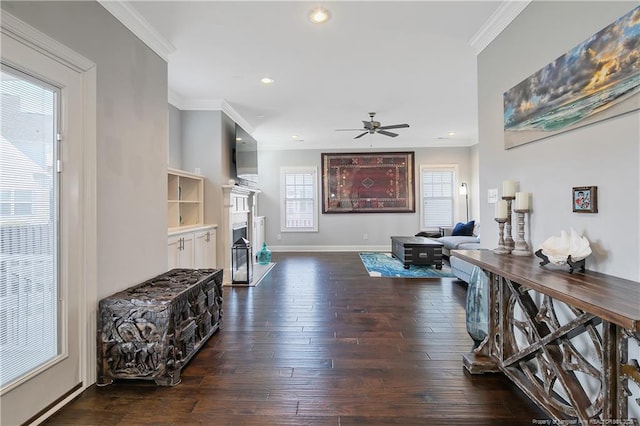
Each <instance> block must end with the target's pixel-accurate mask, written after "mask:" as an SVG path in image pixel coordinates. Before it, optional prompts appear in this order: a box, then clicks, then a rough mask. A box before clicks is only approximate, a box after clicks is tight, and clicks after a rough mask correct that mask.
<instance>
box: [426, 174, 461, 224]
mask: <svg viewBox="0 0 640 426" xmlns="http://www.w3.org/2000/svg"><path fill="white" fill-rule="evenodd" d="M455 177H456V170H455V168H454V167H432V166H421V167H420V182H421V198H422V202H421V212H420V218H421V227H422V229H433V228H438V227H441V226H453V212H454V197H455V192H454V189H455Z"/></svg>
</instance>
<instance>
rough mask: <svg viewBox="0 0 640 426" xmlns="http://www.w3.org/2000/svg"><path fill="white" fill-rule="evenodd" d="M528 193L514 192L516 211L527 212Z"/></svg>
mask: <svg viewBox="0 0 640 426" xmlns="http://www.w3.org/2000/svg"><path fill="white" fill-rule="evenodd" d="M529 195H530V194H529V193H528V192H516V210H529Z"/></svg>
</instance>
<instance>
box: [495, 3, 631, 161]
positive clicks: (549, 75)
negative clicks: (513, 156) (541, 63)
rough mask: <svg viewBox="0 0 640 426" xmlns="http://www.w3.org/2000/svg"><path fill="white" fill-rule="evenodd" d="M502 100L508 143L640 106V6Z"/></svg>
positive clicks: (517, 142)
mask: <svg viewBox="0 0 640 426" xmlns="http://www.w3.org/2000/svg"><path fill="white" fill-rule="evenodd" d="M503 100H504V146H505V149H509V148H513V147H515V146H518V145H522V144H525V143H528V142H532V141H535V140H538V139H542V138H546V137H549V136H552V135H555V134H558V133H561V132H566V131H568V130H572V129H576V128H578V127H582V126H585V125H587V124H592V123H595V122H598V121H602V120H605V119H608V118H611V117H615V116H617V115H620V114H625V113H628V112H631V111H635V110H638V109H640V6H638V7H636V8H634V9H633V10H632V11H631V12H629V13H627V14H626V15H624V16H622V17H621V18H619V19H618V20H616V21H615V22H614V23H612V24H610V25H609V26H607V27H606V28H604V29H602V30H601V31H599V32H597V33H596V34H594V35H592V36H591V37H590V38H589V39H587V40H586V41H584V42H582V43H581V44H579V45H578V46H576V47H574V48H573V49H571V50H570V51H569V52H567V53H565V54H564V55H562V56H560V57H559V58H557V59H556V60H555V61H553V62H551V63H550V64H548V65H547V66H545V67H544V68H542V69H541V70H539V71H538V72H536V73H535V74H533V75H531V76H530V77H529V78H527V79H525V80H524V81H522V82H520V83H519V84H518V85H516V86H514V87H513V88H511V89H509V90H508V91H506V92H505V93H504V99H503Z"/></svg>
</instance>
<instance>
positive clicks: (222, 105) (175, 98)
mask: <svg viewBox="0 0 640 426" xmlns="http://www.w3.org/2000/svg"><path fill="white" fill-rule="evenodd" d="M168 98H169V103H170V104H171V105H173V106H174V107H176V108H178V109H179V110H180V111H222V112H224V113H225V114H226V115H227V116H229V118H231V119H232V120H233V121H234V122H235V123H237V124H238V125H239V126H240V127H242V128H243V129H244V131H245V132H247V133H249V134H252V133H253V131H254V128H253V126H251V125H250V124H249V122H248V121H247V120H245V119H244V118H243V117H242V116H241V115H240V113H238V111H236V110H235V109H234V108H233V107H232V106H231V105H230V104H229V103H228V102H227V101H226V100H224V99H185V98H184V97H182V96H180V95H179V94H177V93H176V92H174V91H173V90H169V93H168Z"/></svg>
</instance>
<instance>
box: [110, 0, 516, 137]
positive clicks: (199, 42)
mask: <svg viewBox="0 0 640 426" xmlns="http://www.w3.org/2000/svg"><path fill="white" fill-rule="evenodd" d="M109 3H110V2H103V3H102V4H103V5H105V7H106V8H107V9H109V10H110V11H111V12H112V13H114V12H113V10H112V9H113V7H108V5H109ZM318 4H322V5H323V6H324V7H326V8H327V9H329V11H330V13H331V19H330V20H329V21H328V22H327V23H325V24H322V25H318V24H313V23H311V22H310V21H309V19H308V15H309V13H310V11H311V10H312V9H313V7H315V6H317V5H318ZM525 5H526V3H525ZM126 7H127V10H128V12H129V14H133V15H134V16H136V19H137V21H138V23H140V22H142V23H143V24H145V25H146V26H147V31H148V32H150V33H151V34H152V35H153V36H154V37H155V38H156V40H160V41H161V42H164V44H163V45H162V46H164V48H167V49H168V50H165V52H166V53H167V55H166V58H167V59H168V64H169V93H170V101H171V102H172V103H173V104H174V105H175V106H177V107H178V108H180V109H184V110H186V109H212V108H215V107H216V106H217V107H218V109H219V107H220V105H221V103H222V104H224V105H226V106H227V107H229V106H230V107H231V108H230V110H231V111H232V112H233V111H235V112H237V114H239V116H240V117H237V116H236V117H234V118H237V119H239V120H238V121H240V122H241V123H240V124H242V125H243V126H244V127H246V128H247V129H246V130H248V131H249V132H250V133H252V134H253V136H254V137H255V139H257V140H258V143H259V145H260V146H261V148H262V149H269V148H291V149H299V148H303V149H307V148H311V149H315V148H318V149H325V148H344V149H361V148H363V147H374V148H394V147H402V148H406V147H427V146H468V145H473V144H475V143H477V140H478V125H477V93H476V92H477V87H476V80H477V79H476V54H477V52H478V51H479V50H480V49H481V48H482V47H484V46H482V45H481V43H482V37H483V36H484V37H485V38H486V37H487V34H489V36H491V31H493V35H495V34H497V32H499V30H500V29H501V28H500V29H498V30H495V29H493V30H490V28H491V26H492V25H493V26H494V27H495V26H496V25H495V24H496V22H497V21H499V19H498V18H499V17H500V16H501V15H503V16H507V15H509V14H508V13H504V12H505V10H506V8H505V3H503V2H502V1H440V2H436V1H409V2H398V1H387V2H381V1H351V2H343V1H324V2H301V1H285V2H273V1H258V2H249V1H227V2H221V1H197V2H185V1H130V2H128V3H126ZM523 7H524V6H521V7H520V9H519V10H517V12H518V13H519V11H520V10H522V8H523ZM114 15H116V16H118V15H117V14H116V13H114ZM515 15H517V13H515V14H514V13H512V14H511V15H510V16H508V18H506V19H507V20H510V19H512V18H513V17H514V16H515ZM120 19H121V20H122V21H123V22H125V21H124V20H123V19H122V18H120ZM125 24H126V22H125ZM147 24H148V25H147ZM504 25H505V24H504V19H503V22H502V26H503V27H504ZM148 27H151V28H148ZM130 28H131V27H130ZM134 32H135V31H134ZM154 32H155V34H153V33H154ZM138 35H139V36H140V34H139V33H138ZM479 40H480V41H479ZM148 44H149V43H148ZM150 45H151V44H150ZM171 46H173V48H174V49H173V51H172V52H171V50H172V48H171ZM161 50H162V48H161ZM156 51H158V50H156ZM169 52H170V53H169ZM264 76H269V77H271V78H273V79H274V80H275V83H273V84H272V85H268V86H267V85H264V84H262V83H261V82H260V79H261V78H262V77H264ZM227 109H229V108H227ZM370 111H374V112H376V113H377V116H376V119H377V120H378V121H380V122H381V123H382V125H383V126H384V125H390V124H398V123H408V124H409V125H410V126H411V127H410V128H407V129H398V130H397V133H399V136H398V137H396V138H390V137H387V136H383V135H378V134H375V135H366V136H364V137H362V138H360V139H357V140H354V139H353V138H354V137H355V136H356V135H358V134H359V132H357V131H353V132H337V131H335V130H336V129H343V128H350V129H360V128H362V120H368V119H369V117H368V113H369V112H370ZM449 132H455V135H454V136H449V135H448V133H449ZM293 135H298V138H299V139H301V140H297V141H296V140H293V138H292V137H293Z"/></svg>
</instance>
